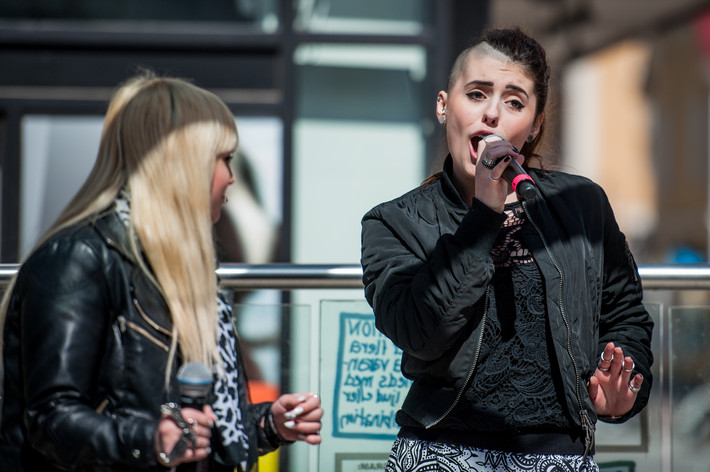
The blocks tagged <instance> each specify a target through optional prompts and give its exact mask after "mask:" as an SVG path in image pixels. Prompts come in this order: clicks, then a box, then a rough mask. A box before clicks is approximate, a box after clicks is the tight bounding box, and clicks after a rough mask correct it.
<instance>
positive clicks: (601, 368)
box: [597, 365, 609, 372]
mask: <svg viewBox="0 0 710 472" xmlns="http://www.w3.org/2000/svg"><path fill="white" fill-rule="evenodd" d="M597 369H599V370H601V371H602V372H607V371H608V370H609V368H608V367H602V366H601V365H598V366H597Z"/></svg>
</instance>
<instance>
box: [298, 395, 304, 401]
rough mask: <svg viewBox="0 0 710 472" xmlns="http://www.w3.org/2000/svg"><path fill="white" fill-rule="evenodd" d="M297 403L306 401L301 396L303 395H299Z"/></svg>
mask: <svg viewBox="0 0 710 472" xmlns="http://www.w3.org/2000/svg"><path fill="white" fill-rule="evenodd" d="M298 401H299V402H305V401H306V397H305V396H303V395H301V396H300V397H298Z"/></svg>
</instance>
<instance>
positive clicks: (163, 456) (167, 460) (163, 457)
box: [158, 452, 170, 464]
mask: <svg viewBox="0 0 710 472" xmlns="http://www.w3.org/2000/svg"><path fill="white" fill-rule="evenodd" d="M158 459H160V462H162V463H163V464H170V456H168V454H167V453H166V452H161V453H160V454H158Z"/></svg>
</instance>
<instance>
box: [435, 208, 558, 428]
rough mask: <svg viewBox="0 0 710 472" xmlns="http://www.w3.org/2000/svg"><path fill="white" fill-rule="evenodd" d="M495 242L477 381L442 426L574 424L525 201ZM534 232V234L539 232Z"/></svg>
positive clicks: (511, 212) (514, 210) (513, 210)
mask: <svg viewBox="0 0 710 472" xmlns="http://www.w3.org/2000/svg"><path fill="white" fill-rule="evenodd" d="M505 212H506V214H507V216H508V218H507V219H506V221H505V223H504V225H503V227H502V228H501V231H500V234H499V235H498V239H497V240H496V243H495V245H494V248H493V250H492V256H493V260H494V263H495V267H496V269H495V273H494V276H493V280H492V281H491V285H490V306H489V310H488V318H487V321H486V326H485V332H484V337H483V344H482V347H481V353H480V356H479V362H478V367H477V368H476V371H475V374H474V377H473V379H472V380H471V383H470V386H469V387H468V389H467V390H466V391H465V392H464V396H463V398H462V399H461V400H460V401H459V403H458V405H457V407H456V408H455V409H454V411H453V412H452V413H451V414H450V415H448V416H447V418H446V419H444V421H442V423H441V424H440V425H439V427H441V428H444V429H466V430H473V431H491V432H492V431H508V432H540V431H559V430H567V429H569V427H570V422H569V421H568V419H567V416H566V414H565V410H564V408H563V406H562V404H563V398H564V397H563V394H562V387H561V385H560V381H559V380H558V377H559V376H558V375H554V372H557V367H556V365H555V363H556V361H555V356H554V354H553V353H552V345H551V342H550V335H549V330H548V328H547V326H548V325H547V322H546V316H547V315H546V309H545V294H544V288H543V284H542V278H541V274H540V271H539V269H538V266H537V264H536V263H535V260H534V258H533V256H532V254H531V253H530V252H529V250H528V248H527V247H526V245H525V244H524V241H523V235H524V234H525V233H526V232H527V233H529V234H531V235H534V232H533V231H532V228H531V227H530V224H529V222H528V221H527V218H526V217H525V213H524V211H523V209H522V206H521V205H520V203H513V204H509V205H506V208H505ZM533 237H534V236H533Z"/></svg>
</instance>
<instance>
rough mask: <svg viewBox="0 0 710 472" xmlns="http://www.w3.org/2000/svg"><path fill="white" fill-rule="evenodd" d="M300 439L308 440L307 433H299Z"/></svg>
mask: <svg viewBox="0 0 710 472" xmlns="http://www.w3.org/2000/svg"><path fill="white" fill-rule="evenodd" d="M298 439H300V440H301V441H305V440H306V435H305V434H299V435H298Z"/></svg>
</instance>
